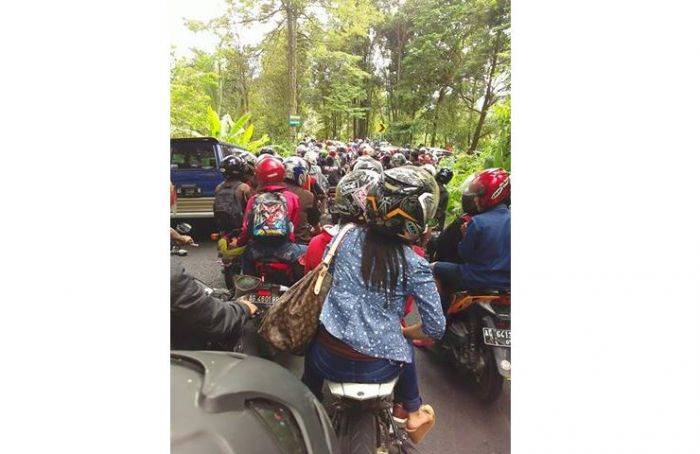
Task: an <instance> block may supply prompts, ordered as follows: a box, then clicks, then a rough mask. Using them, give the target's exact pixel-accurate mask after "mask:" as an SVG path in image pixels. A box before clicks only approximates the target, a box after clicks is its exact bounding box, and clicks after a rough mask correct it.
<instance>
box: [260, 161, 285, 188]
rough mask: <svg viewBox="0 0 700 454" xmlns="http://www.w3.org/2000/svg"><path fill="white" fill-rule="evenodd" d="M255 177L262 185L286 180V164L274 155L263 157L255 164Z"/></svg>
mask: <svg viewBox="0 0 700 454" xmlns="http://www.w3.org/2000/svg"><path fill="white" fill-rule="evenodd" d="M255 177H256V178H257V180H258V184H259V185H260V186H267V185H270V184H274V183H281V182H283V181H284V164H282V163H281V162H280V161H279V160H278V159H275V158H273V157H269V158H265V159H262V160H261V161H260V162H258V163H257V164H255Z"/></svg>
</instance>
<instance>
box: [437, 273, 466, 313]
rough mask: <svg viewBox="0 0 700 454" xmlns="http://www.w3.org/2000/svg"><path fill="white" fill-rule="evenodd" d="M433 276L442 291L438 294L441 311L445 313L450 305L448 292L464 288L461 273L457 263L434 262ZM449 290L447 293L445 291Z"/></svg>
mask: <svg viewBox="0 0 700 454" xmlns="http://www.w3.org/2000/svg"><path fill="white" fill-rule="evenodd" d="M433 275H434V276H435V277H436V278H437V279H439V280H440V283H441V284H442V285H443V291H442V292H441V293H440V302H441V303H442V309H443V310H444V311H447V308H448V307H449V305H450V293H449V292H450V291H456V290H463V289H465V288H466V287H465V286H464V284H463V282H462V272H461V270H460V269H459V265H458V264H457V263H450V262H435V264H434V265H433ZM448 289H449V291H447V290H448Z"/></svg>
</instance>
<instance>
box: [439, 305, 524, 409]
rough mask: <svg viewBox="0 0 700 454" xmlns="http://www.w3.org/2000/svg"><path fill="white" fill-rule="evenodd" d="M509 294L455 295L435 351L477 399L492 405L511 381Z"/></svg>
mask: <svg viewBox="0 0 700 454" xmlns="http://www.w3.org/2000/svg"><path fill="white" fill-rule="evenodd" d="M510 345H511V338H510V293H508V292H498V291H493V292H479V293H478V294H475V293H468V292H458V293H455V294H453V295H452V298H451V303H450V306H449V308H448V310H447V328H446V331H445V336H443V338H442V340H441V341H440V342H439V343H438V345H437V348H438V350H439V351H441V353H442V354H444V355H445V356H446V357H447V358H448V359H449V361H450V362H451V363H452V364H453V365H454V366H455V368H456V369H457V370H458V371H459V372H460V373H462V374H463V375H464V376H465V377H466V378H467V379H468V381H469V384H470V385H471V387H472V390H473V392H474V394H475V395H476V397H477V398H478V399H479V400H481V401H482V402H484V403H491V402H493V401H495V400H496V399H497V398H498V396H499V395H500V394H501V392H502V389H503V380H504V379H507V380H510V374H511V362H510Z"/></svg>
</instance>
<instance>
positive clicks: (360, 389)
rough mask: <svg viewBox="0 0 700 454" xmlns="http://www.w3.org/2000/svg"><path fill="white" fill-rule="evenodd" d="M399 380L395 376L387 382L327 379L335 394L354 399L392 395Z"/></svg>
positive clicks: (332, 392)
mask: <svg viewBox="0 0 700 454" xmlns="http://www.w3.org/2000/svg"><path fill="white" fill-rule="evenodd" d="M398 380H399V377H395V378H394V379H392V380H391V381H388V382H386V383H336V382H332V381H327V383H328V388H329V389H330V392H331V394H332V395H333V396H336V397H346V398H348V399H354V400H371V399H378V398H381V397H387V396H390V395H391V393H392V392H393V391H394V386H396V382H397V381H398Z"/></svg>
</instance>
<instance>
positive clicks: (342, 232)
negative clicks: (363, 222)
mask: <svg viewBox="0 0 700 454" xmlns="http://www.w3.org/2000/svg"><path fill="white" fill-rule="evenodd" d="M353 227H355V224H353V223H348V224H345V226H343V228H342V229H341V230H340V232H338V235H336V237H335V241H333V244H331V248H330V249H329V250H328V253H327V254H326V255H325V257H323V263H325V264H326V265H330V264H331V262H332V261H333V257H334V256H335V251H336V250H338V246H340V242H341V241H343V237H344V236H345V234H346V233H348V232H349V231H350V230H351V229H352V228H353Z"/></svg>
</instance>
